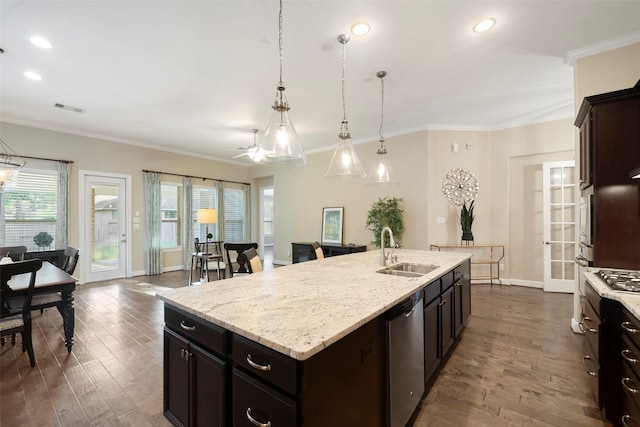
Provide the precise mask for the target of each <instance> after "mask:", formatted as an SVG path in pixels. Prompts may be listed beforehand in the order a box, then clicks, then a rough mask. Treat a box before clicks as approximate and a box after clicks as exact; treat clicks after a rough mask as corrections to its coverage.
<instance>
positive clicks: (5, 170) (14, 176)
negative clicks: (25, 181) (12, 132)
mask: <svg viewBox="0 0 640 427" xmlns="http://www.w3.org/2000/svg"><path fill="white" fill-rule="evenodd" d="M12 155H13V156H17V154H16V152H15V151H13V149H12V148H11V147H9V144H7V143H6V142H4V141H3V140H2V139H0V192H1V191H11V190H13V189H15V188H16V187H17V185H18V175H20V169H22V167H23V166H24V165H25V164H26V162H24V161H17V160H14V159H13V158H12Z"/></svg>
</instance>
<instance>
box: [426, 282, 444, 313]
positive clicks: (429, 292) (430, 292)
mask: <svg viewBox="0 0 640 427" xmlns="http://www.w3.org/2000/svg"><path fill="white" fill-rule="evenodd" d="M441 293H442V288H441V287H440V279H436V280H434V281H433V282H431V283H429V284H428V285H427V286H425V287H424V305H425V307H426V306H427V305H429V303H430V302H431V301H433V300H434V299H436V298H438V297H439V296H440V294H441Z"/></svg>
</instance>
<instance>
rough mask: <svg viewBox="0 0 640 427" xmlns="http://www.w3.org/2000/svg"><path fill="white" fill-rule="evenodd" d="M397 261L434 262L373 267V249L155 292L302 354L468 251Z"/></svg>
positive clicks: (401, 252)
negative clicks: (414, 268)
mask: <svg viewBox="0 0 640 427" xmlns="http://www.w3.org/2000/svg"><path fill="white" fill-rule="evenodd" d="M394 255H397V257H398V263H404V262H410V263H419V264H432V265H437V266H439V268H437V269H436V270H434V271H432V272H430V273H428V274H425V275H424V276H421V277H415V278H408V277H399V276H392V275H387V274H379V273H376V271H377V270H380V269H381V268H383V267H380V265H379V261H380V251H379V250H376V251H368V252H360V253H355V254H350V255H342V256H336V257H330V258H325V259H321V260H314V261H309V262H303V263H297V264H292V265H289V266H286V267H279V268H276V269H273V270H269V271H264V272H261V273H255V274H250V275H243V276H234V277H233V278H231V279H226V280H221V281H216V282H210V283H205V284H202V285H194V286H190V287H185V288H178V289H174V290H171V291H167V292H162V293H159V294H158V298H159V299H161V300H163V301H164V302H165V303H166V304H168V305H171V306H174V307H177V308H180V309H182V310H184V311H186V312H188V313H192V314H194V315H195V316H197V317H200V318H202V319H205V320H207V321H209V322H211V323H213V324H216V325H218V326H220V327H222V328H225V329H227V330H229V331H231V332H234V333H237V334H239V335H241V336H243V337H246V338H248V339H250V340H253V341H255V342H258V343H260V344H262V345H264V346H266V347H269V348H272V349H274V350H276V351H278V352H280V353H283V354H285V355H287V356H290V357H292V358H294V359H297V360H306V359H308V358H309V357H311V356H313V355H314V354H316V353H318V352H320V351H322V349H324V348H325V347H327V346H329V345H331V344H332V343H334V342H336V341H338V340H339V339H340V338H343V337H345V336H346V335H348V334H349V333H350V332H353V331H355V330H356V329H358V328H359V327H360V326H362V325H364V324H365V323H367V322H369V321H370V320H372V319H374V318H376V317H377V316H379V315H380V314H382V313H384V312H385V311H386V310H387V309H389V308H391V307H393V306H394V305H395V304H397V303H398V302H400V301H402V300H403V299H404V298H406V297H408V296H410V295H412V294H413V293H414V292H416V291H417V290H419V289H421V288H422V287H424V285H426V284H428V283H429V282H431V281H432V280H434V279H436V278H438V277H440V276H441V275H443V274H444V273H446V272H447V271H449V270H451V269H453V268H454V267H456V266H457V265H459V264H461V263H462V262H463V261H465V260H466V259H468V258H470V257H471V254H468V253H460V252H437V251H433V252H432V251H419V250H409V249H396V250H395V252H394Z"/></svg>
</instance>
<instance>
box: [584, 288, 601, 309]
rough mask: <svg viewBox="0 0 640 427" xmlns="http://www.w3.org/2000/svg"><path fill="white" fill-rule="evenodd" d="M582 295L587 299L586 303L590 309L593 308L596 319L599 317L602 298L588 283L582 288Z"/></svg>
mask: <svg viewBox="0 0 640 427" xmlns="http://www.w3.org/2000/svg"><path fill="white" fill-rule="evenodd" d="M584 293H585V296H586V297H587V301H589V304H591V307H593V309H594V310H595V311H596V313H597V314H598V317H600V300H601V299H602V297H600V294H598V293H597V292H596V291H595V289H593V287H592V286H591V284H590V283H589V282H587V284H586V286H585V287H584ZM585 305H586V304H585Z"/></svg>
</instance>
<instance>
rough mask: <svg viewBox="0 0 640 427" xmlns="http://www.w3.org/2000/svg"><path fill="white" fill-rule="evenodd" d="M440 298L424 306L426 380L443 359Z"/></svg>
mask: <svg viewBox="0 0 640 427" xmlns="http://www.w3.org/2000/svg"><path fill="white" fill-rule="evenodd" d="M439 312H440V298H436V299H434V300H433V301H431V302H430V303H429V304H427V305H426V306H425V308H424V375H425V382H426V381H428V380H429V378H430V377H431V374H433V372H434V371H435V370H436V368H437V367H438V364H439V363H440V360H441V354H442V353H441V351H440V339H439V338H440V319H439V317H440V316H439V315H438V314H439Z"/></svg>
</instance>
